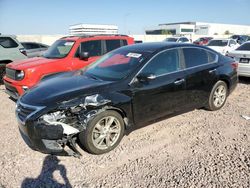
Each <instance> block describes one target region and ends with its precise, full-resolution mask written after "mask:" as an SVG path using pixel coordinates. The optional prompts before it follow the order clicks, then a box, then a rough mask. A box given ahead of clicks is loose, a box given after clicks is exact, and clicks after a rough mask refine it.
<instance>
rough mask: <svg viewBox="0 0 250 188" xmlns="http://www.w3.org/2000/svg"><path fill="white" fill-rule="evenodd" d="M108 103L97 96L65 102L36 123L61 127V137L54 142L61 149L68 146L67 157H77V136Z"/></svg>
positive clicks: (78, 153)
mask: <svg viewBox="0 0 250 188" xmlns="http://www.w3.org/2000/svg"><path fill="white" fill-rule="evenodd" d="M109 102H110V101H109V100H105V99H103V97H102V96H100V95H98V94H96V95H92V96H88V97H85V99H84V100H82V99H74V100H70V101H65V102H63V103H62V104H61V105H60V106H59V107H58V109H56V110H55V111H53V112H49V113H47V114H44V115H42V116H41V117H40V118H39V119H38V120H37V123H38V124H40V125H41V124H42V125H44V126H61V127H62V128H63V137H62V138H61V139H58V140H56V142H57V143H58V144H59V145H60V146H61V147H62V148H64V147H65V146H68V147H69V148H70V149H71V150H69V151H67V150H65V151H66V152H67V154H68V155H71V156H75V157H79V156H81V154H80V152H79V151H78V150H77V149H76V144H77V135H78V134H79V133H80V132H81V131H83V130H84V129H86V126H87V123H88V121H90V120H91V118H92V117H93V116H94V115H96V114H97V113H98V112H101V111H103V110H105V108H103V106H104V105H106V104H108V103H109Z"/></svg>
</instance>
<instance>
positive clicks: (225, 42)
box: [207, 39, 240, 55]
mask: <svg viewBox="0 0 250 188" xmlns="http://www.w3.org/2000/svg"><path fill="white" fill-rule="evenodd" d="M207 46H208V47H209V48H211V49H213V50H215V51H217V52H219V53H221V54H222V55H228V53H229V52H231V51H233V50H235V49H236V48H238V47H239V46H240V45H239V44H238V43H237V42H236V41H235V40H234V39H213V40H210V41H209V43H208V44H207Z"/></svg>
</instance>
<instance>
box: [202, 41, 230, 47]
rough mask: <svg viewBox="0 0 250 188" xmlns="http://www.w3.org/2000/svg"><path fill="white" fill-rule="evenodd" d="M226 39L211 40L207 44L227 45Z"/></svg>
mask: <svg viewBox="0 0 250 188" xmlns="http://www.w3.org/2000/svg"><path fill="white" fill-rule="evenodd" d="M227 43H228V40H211V41H210V42H209V43H208V45H207V46H227Z"/></svg>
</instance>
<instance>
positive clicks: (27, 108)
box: [16, 102, 43, 123]
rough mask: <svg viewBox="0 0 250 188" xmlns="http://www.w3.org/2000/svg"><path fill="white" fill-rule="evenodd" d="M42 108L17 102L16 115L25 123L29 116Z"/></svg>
mask: <svg viewBox="0 0 250 188" xmlns="http://www.w3.org/2000/svg"><path fill="white" fill-rule="evenodd" d="M42 108H43V107H37V106H31V105H26V104H22V103H20V102H17V108H16V115H17V117H18V119H19V120H20V121H21V122H23V123H25V121H26V120H27V119H28V118H29V117H30V116H32V115H33V114H35V113H36V112H37V111H39V110H40V109H42Z"/></svg>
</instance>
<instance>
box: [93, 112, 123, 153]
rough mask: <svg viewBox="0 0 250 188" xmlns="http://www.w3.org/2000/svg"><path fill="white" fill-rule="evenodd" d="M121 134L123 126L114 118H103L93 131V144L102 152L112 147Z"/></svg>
mask: <svg viewBox="0 0 250 188" xmlns="http://www.w3.org/2000/svg"><path fill="white" fill-rule="evenodd" d="M120 134H121V124H120V122H119V120H118V119H117V118H116V117H114V116H107V117H104V118H102V119H101V120H100V121H98V123H97V124H96V125H95V126H94V128H93V131H92V136H91V137H92V142H93V144H94V146H95V147H96V148H98V149H100V150H105V149H108V148H110V147H112V146H113V145H114V144H115V143H116V142H117V140H118V138H119V136H120Z"/></svg>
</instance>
